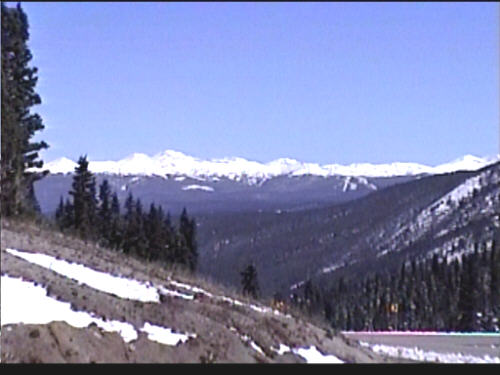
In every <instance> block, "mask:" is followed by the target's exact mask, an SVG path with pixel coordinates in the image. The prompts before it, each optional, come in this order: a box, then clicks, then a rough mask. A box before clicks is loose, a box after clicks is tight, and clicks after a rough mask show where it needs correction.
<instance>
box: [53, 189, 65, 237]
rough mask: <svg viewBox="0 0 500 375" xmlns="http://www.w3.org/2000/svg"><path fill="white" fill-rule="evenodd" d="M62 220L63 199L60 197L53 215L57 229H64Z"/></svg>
mask: <svg viewBox="0 0 500 375" xmlns="http://www.w3.org/2000/svg"><path fill="white" fill-rule="evenodd" d="M63 218H64V199H63V197H62V195H61V198H60V199H59V205H58V206H57V209H56V213H55V219H56V224H57V226H58V227H59V229H64V227H63Z"/></svg>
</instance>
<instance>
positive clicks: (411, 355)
mask: <svg viewBox="0 0 500 375" xmlns="http://www.w3.org/2000/svg"><path fill="white" fill-rule="evenodd" d="M360 345H361V346H364V347H367V348H370V349H371V350H373V351H374V352H376V353H379V354H385V355H388V356H391V357H397V358H405V359H412V360H415V361H423V362H439V363H500V358H499V357H490V356H489V355H486V356H484V357H476V356H472V355H464V354H462V353H437V352H434V351H425V350H422V349H420V348H418V347H413V348H408V347H404V346H389V345H381V344H369V343H367V342H364V341H360Z"/></svg>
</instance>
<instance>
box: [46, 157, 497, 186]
mask: <svg viewBox="0 0 500 375" xmlns="http://www.w3.org/2000/svg"><path fill="white" fill-rule="evenodd" d="M498 160H500V158H499V157H498V156H496V157H485V158H481V157H477V156H473V155H465V156H463V157H461V158H459V159H456V160H453V161H451V162H449V163H445V164H441V165H438V166H435V167H431V166H427V165H423V164H418V163H406V162H394V163H387V164H371V163H355V164H350V165H347V166H345V165H340V164H327V165H320V164H317V163H306V162H301V161H298V160H295V159H290V158H280V159H276V160H273V161H271V162H268V163H260V162H257V161H250V160H246V159H243V158H239V157H232V158H222V159H210V160H203V159H199V158H195V157H192V156H188V155H185V154H183V153H182V152H178V151H172V150H166V151H163V152H161V153H158V154H156V155H154V156H152V157H151V156H148V155H146V154H143V153H134V154H131V155H130V156H128V157H126V158H124V159H121V160H118V161H90V162H89V169H90V170H91V171H92V172H94V173H105V174H116V175H140V176H160V177H164V178H168V177H170V176H187V177H191V178H195V179H201V180H207V179H211V180H216V179H218V178H228V179H230V180H236V181H240V180H245V181H247V182H248V183H249V184H256V183H259V182H262V181H265V180H268V179H271V178H274V177H278V176H303V175H312V176H322V177H331V176H335V175H336V176H356V177H395V176H414V175H420V174H442V173H449V172H455V171H473V170H478V169H480V168H482V167H485V166H487V165H489V164H491V163H493V162H495V161H498ZM76 165H77V164H76V162H74V161H73V160H70V159H68V158H65V157H63V158H59V159H56V160H54V161H51V162H48V163H46V164H45V166H44V169H48V170H49V171H50V173H52V174H57V173H63V174H66V173H72V172H73V171H74V169H75V167H76Z"/></svg>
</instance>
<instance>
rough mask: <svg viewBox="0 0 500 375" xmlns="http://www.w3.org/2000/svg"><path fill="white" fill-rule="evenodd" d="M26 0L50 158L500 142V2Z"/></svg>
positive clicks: (374, 156)
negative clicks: (67, 0)
mask: <svg viewBox="0 0 500 375" xmlns="http://www.w3.org/2000/svg"><path fill="white" fill-rule="evenodd" d="M9 5H14V4H13V3H9ZM22 7H23V9H24V10H25V12H26V13H27V15H28V20H29V23H30V34H31V37H30V42H29V43H30V44H29V45H30V48H31V51H32V53H33V55H34V59H33V65H34V66H37V67H38V68H39V83H38V85H37V88H36V90H37V92H38V93H39V94H40V95H41V97H42V105H40V106H37V107H34V110H35V111H36V112H38V113H40V115H41V116H42V117H43V119H44V123H45V125H46V129H45V130H44V131H43V132H41V133H39V135H38V136H37V138H40V139H44V140H45V141H46V142H47V143H49V144H50V146H51V148H50V149H49V150H47V151H44V152H43V153H42V154H41V155H42V158H43V159H44V160H45V161H46V162H47V161H51V160H54V159H56V158H58V157H61V156H66V157H69V158H72V159H74V160H76V159H77V158H78V156H79V155H82V154H88V156H89V159H90V160H118V159H121V158H124V157H126V156H128V155H129V154H131V153H133V152H143V153H146V154H148V155H153V154H155V153H158V152H160V151H163V150H166V149H172V150H177V151H181V152H184V153H186V154H189V155H193V156H197V157H201V158H218V157H225V156H240V157H244V158H247V159H250V160H257V161H261V162H267V161H271V160H274V159H277V158H280V157H290V158H295V159H298V160H301V161H307V162H317V163H321V164H328V163H340V164H350V163H355V162H372V163H386V162H393V161H408V162H409V161H412V162H419V163H423V164H428V165H436V164H440V163H444V162H447V161H450V160H453V159H455V158H458V157H460V156H462V155H465V154H474V155H477V156H491V155H495V154H497V153H498V147H499V106H500V99H499V14H500V13H499V4H498V3H494V2H492V3H432V2H431V3H281V2H280V3H168V2H166V3H161V2H156V3H139V2H137V3H134V2H126V3H99V2H96V3H82V2H76V3H55V2H54V3H22Z"/></svg>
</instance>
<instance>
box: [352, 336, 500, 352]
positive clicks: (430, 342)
mask: <svg viewBox="0 0 500 375" xmlns="http://www.w3.org/2000/svg"><path fill="white" fill-rule="evenodd" d="M343 334H344V335H345V336H347V337H348V338H350V339H354V340H358V341H361V342H366V343H368V344H370V345H373V344H381V345H387V346H393V347H406V348H415V347H417V348H419V349H421V350H423V351H425V352H436V353H443V354H446V353H456V354H462V355H464V356H474V357H478V358H484V357H485V356H489V357H490V358H495V357H496V358H500V334H498V333H497V334H493V333H486V334H482V333H472V334H458V333H451V334H449V333H435V332H429V333H425V332H418V333H417V332H415V333H409V332H343Z"/></svg>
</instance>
